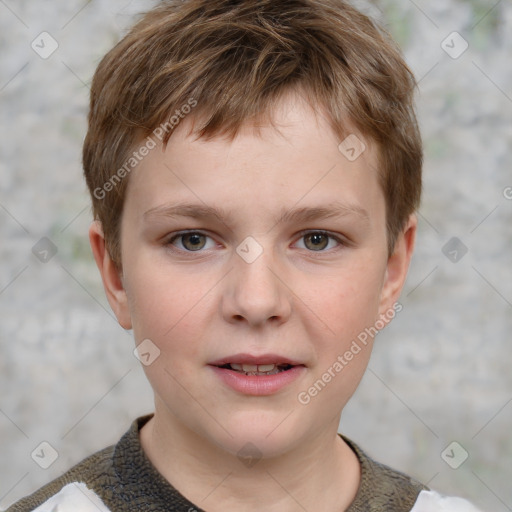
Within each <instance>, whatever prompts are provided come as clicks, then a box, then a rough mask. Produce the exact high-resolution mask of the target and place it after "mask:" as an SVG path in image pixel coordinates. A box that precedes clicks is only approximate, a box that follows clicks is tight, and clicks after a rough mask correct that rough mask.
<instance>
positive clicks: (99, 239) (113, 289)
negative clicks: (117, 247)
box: [89, 220, 132, 329]
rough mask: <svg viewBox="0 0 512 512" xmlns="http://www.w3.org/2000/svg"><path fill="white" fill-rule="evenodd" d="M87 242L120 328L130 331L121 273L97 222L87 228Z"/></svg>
mask: <svg viewBox="0 0 512 512" xmlns="http://www.w3.org/2000/svg"><path fill="white" fill-rule="evenodd" d="M89 241H90V243H91V249H92V253H93V255H94V259H95V260H96V265H97V266H98V269H99V271H100V274H101V279H102V281H103V288H104V289H105V294H106V296H107V299H108V302H109V304H110V307H111V308H112V310H113V311H114V313H115V315H116V317H117V321H118V322H119V324H120V325H121V327H123V328H124V329H131V328H132V321H131V317H130V310H129V308H128V299H127V296H126V290H125V289H124V285H123V281H122V276H121V272H120V271H119V270H118V269H117V267H116V265H115V264H114V262H113V261H112V259H111V257H110V254H109V253H108V250H107V247H106V244H105V237H104V235H103V228H102V226H101V222H100V221H98V220H95V221H93V223H92V224H91V227H90V228H89Z"/></svg>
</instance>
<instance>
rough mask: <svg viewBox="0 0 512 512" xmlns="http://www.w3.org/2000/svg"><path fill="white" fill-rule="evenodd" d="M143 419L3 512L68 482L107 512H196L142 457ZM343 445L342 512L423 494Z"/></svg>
mask: <svg viewBox="0 0 512 512" xmlns="http://www.w3.org/2000/svg"><path fill="white" fill-rule="evenodd" d="M149 418H151V415H148V416H144V417H141V418H138V419H137V420H135V421H134V422H133V423H132V425H131V427H130V429H129V430H128V431H127V432H126V434H124V436H123V437H122V438H121V439H120V441H119V442H118V443H117V444H116V445H114V446H110V447H108V448H105V449H103V450H101V451H99V452H97V453H95V454H93V455H91V456H90V457H87V458H86V459H84V460H83V461H82V462H80V463H78V464H77V465H76V466H74V467H73V468H71V469H70V470H69V471H67V472H66V473H64V474H63V475H62V476H60V477H59V478H57V479H55V480H53V481H52V482H50V483H49V484H47V485H45V486H44V487H42V488H41V489H39V490H38V491H36V492H35V493H34V494H32V495H30V496H27V497H26V498H23V499H22V500H20V501H18V502H17V503H15V504H14V505H12V506H11V507H10V508H9V509H7V512H28V511H32V510H33V509H34V508H36V507H38V506H39V505H41V504H42V503H44V502H45V501H46V500H48V499H49V498H50V497H51V496H53V495H55V494H56V493H58V492H59V491H60V490H61V489H62V488H63V487H64V486H65V485H67V484H69V483H72V482H83V483H85V484H86V485H87V487H88V488H89V489H91V490H93V491H94V492H95V493H96V494H97V495H98V496H99V497H100V498H101V499H102V500H103V502H104V503H105V505H106V506H107V507H108V508H109V509H110V510H111V511H112V512H121V511H123V512H124V511H142V512H146V511H147V512H150V511H151V512H164V511H166V512H190V511H191V510H193V511H197V512H202V509H201V508H199V507H198V506H197V505H194V504H193V503H191V502H190V501H188V500H187V499H186V498H185V497H184V496H182V495H181V494H180V493H179V492H178V491H177V490H176V489H175V488H174V487H173V486H172V485H171V484H170V483H169V482H167V480H165V479H164V477H163V476H162V475H161V474H160V473H158V471H157V470H156V469H155V467H154V466H153V465H152V464H151V462H150V461H149V459H148V458H147V457H146V455H145V454H144V451H143V450H142V447H141V444H140V440H139V430H140V429H141V428H142V426H143V425H144V424H145V423H146V422H147V421H148V420H149ZM343 439H344V440H345V441H346V442H347V443H348V445H349V446H350V447H351V448H352V449H353V450H354V452H355V454H356V455H357V457H358V459H359V462H360V463H361V483H360V487H359V490H358V492H357V495H356V498H355V500H354V501H353V503H352V505H351V506H350V507H349V508H348V510H347V512H409V511H410V510H411V508H412V507H413V506H414V503H415V501H416V499H417V497H418V495H419V493H420V492H421V491H422V490H428V489H427V488H426V487H425V486H423V485H422V484H420V483H419V482H416V481H414V480H413V479H411V478H410V477H408V476H406V475H404V474H403V473H400V472H397V471H395V470H393V469H391V468H389V467H387V466H384V465H382V464H380V463H378V462H376V461H374V460H372V459H371V458H370V457H368V456H367V455H365V454H364V453H363V451H362V450H361V449H360V448H359V447H358V446H357V445H356V444H354V443H353V442H352V441H350V440H349V439H347V438H345V437H343ZM52 510H53V509H52Z"/></svg>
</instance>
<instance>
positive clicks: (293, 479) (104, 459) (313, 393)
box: [9, 0, 475, 512]
mask: <svg viewBox="0 0 512 512" xmlns="http://www.w3.org/2000/svg"><path fill="white" fill-rule="evenodd" d="M414 86H415V82H414V78H413V76H412V74H411V73H410V71H409V69H408V68H407V66H406V65H405V63H404V62H403V59H402V57H401V55H400V53H399V51H398V50H397V49H396V47H395V46H394V44H393V43H392V42H391V41H390V39H389V37H388V36H386V35H385V34H384V33H383V32H382V31H381V30H380V29H378V28H377V27H375V26H374V25H373V23H372V22H371V21H370V20H369V19H368V18H367V17H366V16H364V15H363V14H361V13H360V12H358V11H357V10H355V9H354V8H353V7H351V6H350V5H349V4H348V3H346V2H345V1H343V0H319V1H313V0H283V1H276V0H239V1H233V0H231V1H229V0H185V1H181V0H175V1H164V2H161V3H160V4H159V5H158V6H157V7H156V8H155V9H154V10H153V11H151V12H149V13H147V14H146V15H145V16H144V17H143V18H142V20H141V21H140V22H139V23H138V24H136V25H135V27H134V28H133V29H132V30H131V32H130V33H129V34H128V35H127V36H126V37H125V38H124V39H123V40H122V41H121V42H119V43H118V44H117V45H116V46H115V47H114V48H113V49H112V50H111V51H110V52H109V53H108V54H107V56H106V57H105V58H104V59H103V60H102V62H101V63H100V65H99V67H98V69H97V71H96V74H95V77H94V80H93V84H92V90H91V108H90V114H89V130H88V133H87V137H86V140H85V143H84V151H83V163H84V171H85V177H86V181H87V184H88V187H89V190H90V192H91V197H92V202H93V210H94V218H95V221H94V222H93V224H92V226H91V228H90V232H89V236H90V242H91V247H92V250H93V254H94V257H95V260H96V263H97V265H98V268H99V270H100V273H101V277H102V280H103V285H104V288H105V292H106V295H107V298H108V300H109V303H110V305H111V307H112V309H113V311H114V312H115V314H116V316H117V319H118V321H119V323H120V325H121V326H122V327H123V328H124V329H133V333H134V337H135V342H136V346H137V348H138V354H139V357H140V359H141V361H142V363H143V364H144V370H145V372H146V375H147V377H148V379H149V381H150V383H151V386H152V388H153V390H154V394H155V412H154V414H152V415H148V416H145V417H143V418H139V419H137V420H136V421H134V423H133V424H132V427H131V428H130V429H129V430H128V432H127V433H126V434H125V435H124V436H123V437H122V439H121V440H120V441H119V442H118V443H117V444H116V445H115V446H112V447H109V448H106V449H104V450H102V451H100V452H98V453H96V454H94V455H92V456H91V457H89V458H87V459H85V460H84V461H82V462H80V463H79V464H78V465H77V466H75V467H74V468H72V469H70V470H69V471H68V472H67V473H65V474H64V475H62V476H61V477H60V478H58V479H56V480H54V481H53V482H51V483H50V484H48V485H47V486H45V487H43V488H42V489H40V490H39V491H37V492H36V493H34V494H33V495H31V496H29V497H27V498H25V499H23V500H21V501H20V502H18V503H17V504H15V505H13V506H12V507H11V508H10V509H9V510H10V511H12V512H17V511H28V510H37V511H39V512H46V511H48V512H50V511H57V510H58V511H59V512H63V511H67V510H69V511H80V510H101V511H108V510H110V511H124V510H148V511H150V510H151V511H164V510H169V511H188V512H191V511H200V510H205V511H208V512H219V511H221V510H222V511H224V510H243V511H249V512H251V511H256V510H258V511H259V510H265V511H270V512H275V511H279V512H292V511H299V510H301V511H304V510H306V511H326V512H340V511H350V512H355V511H369V510H370V511H393V512H402V511H404V512H405V511H410V510H414V511H415V512H422V511H431V510H467V511H471V510H475V509H474V507H472V506H471V505H470V504H469V503H468V502H466V501H464V500H461V499H457V498H442V497H441V496H439V495H438V494H436V493H435V492H433V491H430V490H429V489H428V488H427V487H426V486H424V485H422V484H421V483H419V482H416V481H415V480H413V479H411V478H410V477H407V476H406V475H404V474H402V473H399V472H397V471H394V470H392V469H390V468H388V467H386V466H384V465H382V464H379V463H377V462H375V461H373V460H372V459H370V458H369V457H368V456H367V455H365V453H364V452H363V451H362V450H361V449H360V448H359V447H358V446H357V445H356V444H354V443H353V442H352V441H350V440H349V439H347V438H346V437H344V436H342V435H340V434H338V433H337V429H338V425H339V421H340V416H341V412H342V410H343V407H344V406H345V404H346V403H347V401H348V400H349V398H350V397H351V396H352V394H353V393H354V391H355V389H356V387H357V385H358V383H359V382H360V380H361V378H362V376H363V373H364V371H365V369H366V365H367V363H368V360H369V357H370V353H371V348H372V342H373V337H374V336H375V333H376V332H377V331H378V330H379V329H382V328H383V327H384V326H385V325H386V324H387V323H388V322H389V321H390V320H391V319H392V318H393V316H394V315H395V312H396V311H397V310H398V308H400V307H401V306H400V304H399V303H398V302H397V301H398V298H399V295H400V291H401V289H402V286H403V283H404V280H405V277H406V274H407V270H408V267H409V262H410V259H411V255H412V251H413V247H414V240H415V234H416V225H417V221H416V217H415V213H414V212H415V210H416V209H417V207H418V205H419V200H420V193H421V166H422V148H421V139H420V135H419V131H418V127H417V123H416V118H415V115H414V110H413V105H412V96H413V91H414ZM362 333H365V334H367V333H371V335H370V336H368V335H366V336H362Z"/></svg>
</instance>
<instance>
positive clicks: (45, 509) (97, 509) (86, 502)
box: [33, 482, 110, 512]
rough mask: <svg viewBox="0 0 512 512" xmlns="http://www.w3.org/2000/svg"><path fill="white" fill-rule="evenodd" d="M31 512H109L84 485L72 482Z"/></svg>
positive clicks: (98, 498) (99, 499) (97, 497)
mask: <svg viewBox="0 0 512 512" xmlns="http://www.w3.org/2000/svg"><path fill="white" fill-rule="evenodd" d="M33 512H110V510H109V509H108V508H107V507H106V506H105V504H104V503H103V501H101V498H100V497H99V496H98V495H97V494H96V493H95V492H94V491H92V490H91V489H89V488H88V487H87V486H86V485H85V484H84V483H78V482H73V483H71V484H68V485H66V486H64V487H63V488H62V489H61V490H60V491H59V492H58V493H57V494H54V495H53V496H52V497H51V498H50V499H49V500H47V501H45V502H44V503H43V504H42V505H39V507H37V508H35V509H34V510H33Z"/></svg>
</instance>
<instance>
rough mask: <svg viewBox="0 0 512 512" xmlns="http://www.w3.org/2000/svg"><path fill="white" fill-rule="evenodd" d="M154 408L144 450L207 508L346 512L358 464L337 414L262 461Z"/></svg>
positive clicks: (356, 483)
mask: <svg viewBox="0 0 512 512" xmlns="http://www.w3.org/2000/svg"><path fill="white" fill-rule="evenodd" d="M165 412H166V411H162V410H159V409H158V407H157V408H156V412H155V416H154V417H153V418H152V419H151V420H150V421H149V422H148V423H146V425H144V427H143V428H142V430H141V434H140V440H141V444H142V447H143V450H144V452H145V453H146V455H147V457H148V458H149V460H150V461H151V462H152V464H153V465H154V466H155V467H156V469H157V470H158V471H159V472H160V473H161V474H162V475H163V476H164V478H165V479H166V480H167V481H168V482H170V483H171V485H173V487H175V488H176V489H177V490H178V491H179V492H180V493H181V494H182V495H183V496H185V497H186V498H187V499H188V500H190V501H191V502H192V503H194V504H196V505H197V506H199V507H201V508H202V509H204V510H208V512H220V511H224V510H244V511H247V512H253V511H254V512H255V511H260V510H266V511H268V512H298V511H300V512H303V511H304V510H308V511H310V510H325V511H326V512H340V511H343V510H346V509H347V508H348V506H349V505H350V503H351V502H352V501H353V499H354V498H355V495H356V493H357V489H358V487H359V482H360V466H359V461H358V460H357V457H356V455H355V454H354V453H353V451H352V450H351V448H350V447H349V446H348V445H347V444H346V443H345V442H344V441H343V439H342V438H341V437H340V436H338V435H337V427H338V424H339V418H334V419H333V421H332V422H331V424H330V425H327V426H326V428H325V429H324V430H323V431H322V432H315V433H314V434H312V435H311V436H310V437H309V438H307V439H303V440H301V441H300V442H299V443H297V446H296V447H295V448H294V449H293V450H290V451H289V452H287V453H285V454H283V455H281V456H279V457H273V458H268V459H267V458H262V459H260V460H256V459H250V458H244V459H243V460H242V459H241V458H240V457H238V456H237V455H236V454H235V455H233V454H231V453H228V452H226V451H225V450H223V449H222V448H220V447H219V446H217V445H214V444H213V443H210V442H208V441H207V440H206V439H205V438H204V437H203V436H198V435H197V434H196V433H194V432H191V431H190V430H189V429H187V428H186V427H184V426H183V425H182V424H181V423H180V422H179V421H177V419H176V418H175V417H174V416H172V415H170V414H167V415H166V414H165Z"/></svg>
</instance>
